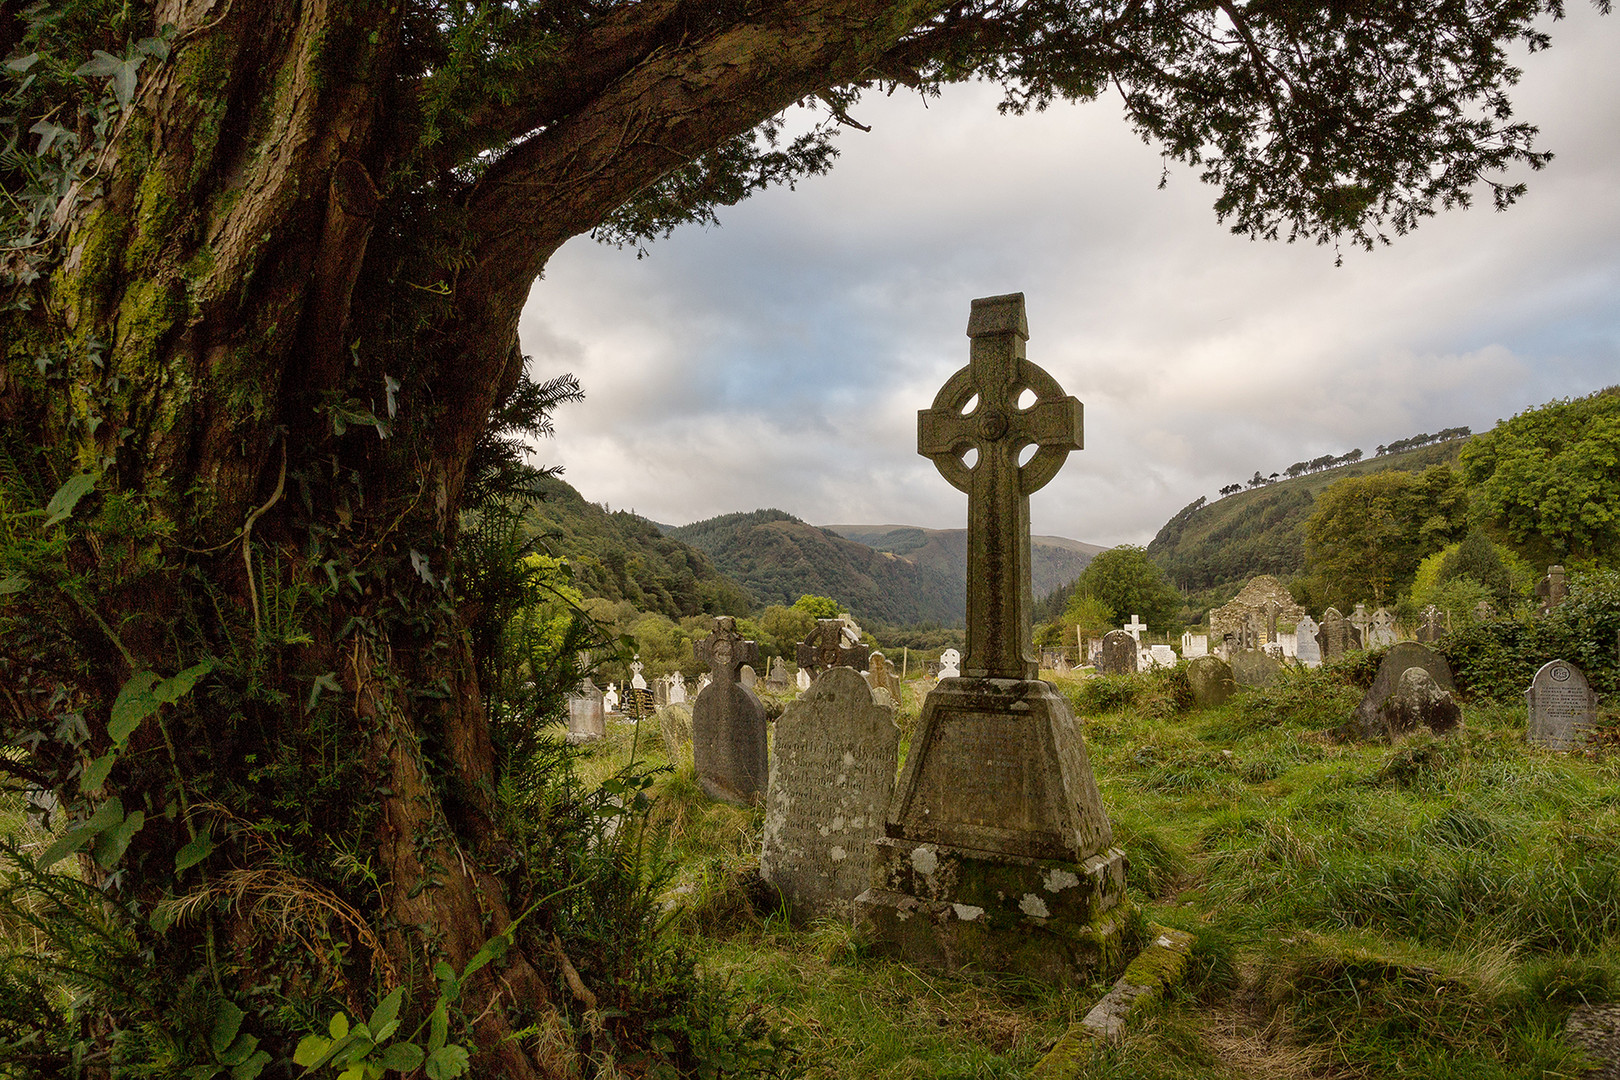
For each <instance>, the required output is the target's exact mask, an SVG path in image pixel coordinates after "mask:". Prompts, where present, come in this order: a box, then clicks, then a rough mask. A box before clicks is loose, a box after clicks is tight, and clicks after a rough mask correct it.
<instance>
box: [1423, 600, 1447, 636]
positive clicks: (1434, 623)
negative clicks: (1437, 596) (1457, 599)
mask: <svg viewBox="0 0 1620 1080" xmlns="http://www.w3.org/2000/svg"><path fill="white" fill-rule="evenodd" d="M1445 614H1446V613H1445V612H1443V611H1441V610H1440V609H1439V608H1438V607H1436V606H1434V605H1433V604H1430V605H1429V606H1428V607H1426V608H1424V609H1423V621H1422V622H1420V623H1418V630H1417V639H1418V640H1419V641H1421V642H1422V643H1423V644H1425V645H1433V644H1434V643H1435V642H1437V641H1439V640H1440V639H1441V638H1443V637H1445V636H1446V625H1445Z"/></svg>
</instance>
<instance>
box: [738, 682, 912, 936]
mask: <svg viewBox="0 0 1620 1080" xmlns="http://www.w3.org/2000/svg"><path fill="white" fill-rule="evenodd" d="M877 698H878V695H877V694H876V693H875V691H873V690H871V689H870V688H869V687H868V685H867V683H866V682H865V681H864V680H863V679H862V678H861V677H860V675H859V674H857V673H856V672H855V671H854V669H852V668H847V667H836V668H833V669H832V670H830V671H828V672H827V673H826V674H824V675H822V676H821V677H820V678H819V679H817V680H816V681H815V683H814V685H812V686H811V688H810V689H809V691H807V692H806V693H805V694H804V695H803V696H801V697H799V698H798V699H797V700H795V701H793V702H792V703H790V704H789V705H788V707H787V709H786V711H784V712H783V713H782V716H781V718H780V719H778V720H777V721H776V737H775V740H774V745H773V746H772V749H771V773H770V791H769V794H768V795H767V796H766V800H765V836H764V841H763V843H762V845H761V848H760V856H759V869H760V874H761V876H763V877H764V878H765V880H766V881H768V882H770V883H771V884H772V885H774V886H776V888H777V889H778V890H779V891H780V892H781V894H782V898H783V900H784V901H785V902H786V903H787V906H788V913H789V916H790V917H791V918H792V920H793V921H794V922H795V923H798V924H802V923H804V922H807V921H809V920H810V919H814V918H818V917H822V916H832V917H836V918H840V919H843V920H845V921H846V922H847V921H850V920H851V919H852V917H853V910H852V908H851V904H852V902H853V901H854V899H855V897H856V896H857V895H859V894H860V893H861V892H862V891H863V890H864V889H866V887H867V885H868V884H869V881H868V879H869V878H870V876H871V870H870V867H871V850H870V849H871V844H872V841H874V840H876V839H877V838H878V837H880V836H882V835H883V825H884V819H885V816H886V814H887V812H888V808H889V799H890V797H891V796H892V795H893V793H894V774H895V765H896V758H897V755H898V753H899V748H900V729H899V728H897V727H896V726H895V724H894V709H893V707H892V706H889V705H885V704H881V703H879V701H878V700H877Z"/></svg>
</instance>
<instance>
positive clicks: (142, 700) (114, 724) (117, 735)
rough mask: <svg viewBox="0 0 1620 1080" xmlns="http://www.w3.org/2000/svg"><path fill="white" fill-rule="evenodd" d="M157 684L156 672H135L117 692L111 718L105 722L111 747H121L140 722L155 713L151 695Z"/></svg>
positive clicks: (155, 696)
mask: <svg viewBox="0 0 1620 1080" xmlns="http://www.w3.org/2000/svg"><path fill="white" fill-rule="evenodd" d="M157 682H158V677H157V672H155V671H137V672H136V673H135V674H133V675H131V676H130V677H129V681H128V682H126V683H125V684H124V688H123V689H122V690H120V691H118V698H117V700H115V701H114V702H113V707H112V717H111V718H110V719H109V720H108V721H107V734H108V735H110V736H112V741H113V745H115V746H118V747H122V746H123V745H124V743H126V742H128V741H129V737H130V736H131V735H132V734H134V732H135V729H136V728H138V727H140V726H141V721H142V720H145V719H146V718H147V717H148V716H151V715H152V714H153V713H155V712H157V710H158V704H159V703H158V699H157V695H156V694H154V693H152V688H153V687H154V686H155V685H157Z"/></svg>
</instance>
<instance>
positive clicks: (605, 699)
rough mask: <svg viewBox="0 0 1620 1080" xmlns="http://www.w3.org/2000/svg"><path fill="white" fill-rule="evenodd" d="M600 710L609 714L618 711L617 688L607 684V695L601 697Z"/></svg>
mask: <svg viewBox="0 0 1620 1080" xmlns="http://www.w3.org/2000/svg"><path fill="white" fill-rule="evenodd" d="M602 708H604V709H606V710H607V711H608V712H610V713H616V712H618V711H619V688H618V687H617V686H614V685H613V684H612V683H608V688H607V693H605V694H603V695H602Z"/></svg>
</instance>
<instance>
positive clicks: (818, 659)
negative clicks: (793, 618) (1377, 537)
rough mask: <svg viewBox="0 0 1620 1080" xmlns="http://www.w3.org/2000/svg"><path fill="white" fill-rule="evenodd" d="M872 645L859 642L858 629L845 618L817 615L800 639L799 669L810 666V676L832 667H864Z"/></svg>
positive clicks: (859, 669) (806, 668)
mask: <svg viewBox="0 0 1620 1080" xmlns="http://www.w3.org/2000/svg"><path fill="white" fill-rule="evenodd" d="M870 653H871V649H870V648H869V647H868V646H866V645H862V644H861V632H860V629H859V628H858V627H857V626H855V623H854V620H852V619H848V618H843V617H840V618H837V619H817V620H816V625H815V628H814V629H813V630H811V631H810V634H809V636H807V637H806V638H805V639H804V640H803V641H801V642H799V656H798V659H799V670H800V671H804V670H809V672H810V673H811V676H812V678H813V677H814V676H816V675H819V674H820V673H821V672H823V671H827V670H828V669H830V668H835V667H849V668H854V669H855V670H856V671H864V670H865V669H866V662H867V657H868V656H869V655H870Z"/></svg>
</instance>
